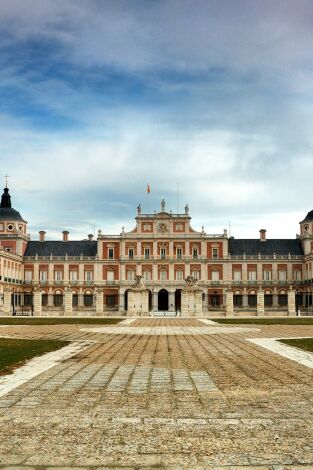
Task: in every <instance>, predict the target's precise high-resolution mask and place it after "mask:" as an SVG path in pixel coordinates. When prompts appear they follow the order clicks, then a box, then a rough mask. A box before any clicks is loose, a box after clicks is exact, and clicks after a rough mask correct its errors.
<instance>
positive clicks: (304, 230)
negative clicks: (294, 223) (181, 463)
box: [300, 210, 313, 255]
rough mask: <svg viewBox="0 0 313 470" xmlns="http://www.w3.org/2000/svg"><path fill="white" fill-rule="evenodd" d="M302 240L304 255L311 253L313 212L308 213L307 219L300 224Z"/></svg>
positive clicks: (312, 248)
mask: <svg viewBox="0 0 313 470" xmlns="http://www.w3.org/2000/svg"><path fill="white" fill-rule="evenodd" d="M300 239H301V241H302V246H303V251H304V254H305V255H307V254H309V253H311V252H312V250H313V210H312V211H310V212H308V213H307V215H306V217H305V219H303V220H302V221H301V222H300Z"/></svg>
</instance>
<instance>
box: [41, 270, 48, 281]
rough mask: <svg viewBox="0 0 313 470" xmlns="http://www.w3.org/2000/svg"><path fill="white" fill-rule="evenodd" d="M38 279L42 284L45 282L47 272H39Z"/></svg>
mask: <svg viewBox="0 0 313 470" xmlns="http://www.w3.org/2000/svg"><path fill="white" fill-rule="evenodd" d="M39 279H40V280H41V281H43V282H46V281H47V279H48V272H47V271H40V272H39Z"/></svg>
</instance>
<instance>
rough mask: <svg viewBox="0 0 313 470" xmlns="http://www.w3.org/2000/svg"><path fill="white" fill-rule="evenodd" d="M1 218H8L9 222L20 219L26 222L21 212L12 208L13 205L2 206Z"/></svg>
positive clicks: (0, 210) (0, 209) (0, 208)
mask: <svg viewBox="0 0 313 470" xmlns="http://www.w3.org/2000/svg"><path fill="white" fill-rule="evenodd" d="M0 220H7V221H8V222H9V221H10V220H18V221H20V222H25V220H23V218H22V216H21V214H20V213H19V212H17V211H16V210H15V209H12V207H0Z"/></svg>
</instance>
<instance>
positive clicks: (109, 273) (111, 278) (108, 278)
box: [107, 271, 114, 281]
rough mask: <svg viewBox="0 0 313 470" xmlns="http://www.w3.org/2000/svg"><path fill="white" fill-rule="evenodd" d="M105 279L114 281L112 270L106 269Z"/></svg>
mask: <svg viewBox="0 0 313 470" xmlns="http://www.w3.org/2000/svg"><path fill="white" fill-rule="evenodd" d="M107 280H108V281H114V271H107Z"/></svg>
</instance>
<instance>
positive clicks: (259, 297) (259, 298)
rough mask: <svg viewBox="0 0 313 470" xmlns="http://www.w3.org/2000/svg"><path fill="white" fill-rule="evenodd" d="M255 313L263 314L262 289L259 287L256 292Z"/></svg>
mask: <svg viewBox="0 0 313 470" xmlns="http://www.w3.org/2000/svg"><path fill="white" fill-rule="evenodd" d="M257 315H258V316H259V315H264V290H263V289H262V287H259V289H258V292H257Z"/></svg>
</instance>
